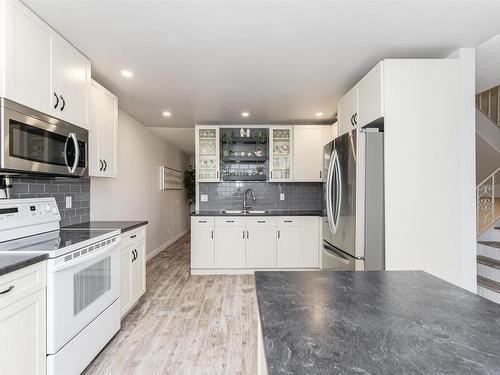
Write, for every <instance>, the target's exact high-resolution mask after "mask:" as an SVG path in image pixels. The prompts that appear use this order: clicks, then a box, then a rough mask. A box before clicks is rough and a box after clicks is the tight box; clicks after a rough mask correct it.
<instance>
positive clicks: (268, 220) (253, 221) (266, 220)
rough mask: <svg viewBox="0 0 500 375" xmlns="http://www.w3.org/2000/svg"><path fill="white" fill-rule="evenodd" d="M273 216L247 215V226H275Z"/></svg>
mask: <svg viewBox="0 0 500 375" xmlns="http://www.w3.org/2000/svg"><path fill="white" fill-rule="evenodd" d="M276 221H277V220H276V218H275V217H269V216H264V217H247V227H248V228H258V227H275V226H276Z"/></svg>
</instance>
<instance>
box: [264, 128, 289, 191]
mask: <svg viewBox="0 0 500 375" xmlns="http://www.w3.org/2000/svg"><path fill="white" fill-rule="evenodd" d="M291 181H293V127H292V126H271V127H270V129H269V182H291Z"/></svg>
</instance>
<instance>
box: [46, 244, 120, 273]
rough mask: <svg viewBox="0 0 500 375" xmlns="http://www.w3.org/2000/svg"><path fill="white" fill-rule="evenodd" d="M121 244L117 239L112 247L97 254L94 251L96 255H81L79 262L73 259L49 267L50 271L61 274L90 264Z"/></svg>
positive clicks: (107, 247)
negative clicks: (83, 264)
mask: <svg viewBox="0 0 500 375" xmlns="http://www.w3.org/2000/svg"><path fill="white" fill-rule="evenodd" d="M119 243H120V239H118V238H117V239H116V241H115V242H114V243H113V244H112V245H109V246H106V247H103V248H101V249H100V250H98V251H97V252H96V251H94V253H93V254H91V255H87V254H85V255H80V257H79V258H78V259H77V260H73V259H72V260H69V261H67V262H64V263H60V264H58V265H52V266H50V265H49V267H48V271H50V272H59V271H62V270H65V269H66V268H70V267H74V266H76V265H78V264H81V263H84V262H88V261H89V260H92V259H94V258H97V257H100V256H102V255H104V254H106V253H111V252H112V251H113V250H115V248H118V244H119ZM62 256H63V257H64V255H62Z"/></svg>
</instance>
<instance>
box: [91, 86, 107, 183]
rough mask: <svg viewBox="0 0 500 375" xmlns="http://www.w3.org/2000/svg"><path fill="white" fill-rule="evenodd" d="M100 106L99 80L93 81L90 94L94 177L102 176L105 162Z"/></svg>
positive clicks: (92, 169) (92, 174) (92, 168)
mask: <svg viewBox="0 0 500 375" xmlns="http://www.w3.org/2000/svg"><path fill="white" fill-rule="evenodd" d="M100 107H101V87H100V85H99V84H98V83H97V82H94V81H92V83H91V85H90V94H89V149H88V158H89V174H90V176H94V177H101V176H102V173H103V172H102V169H103V162H102V155H101V142H100V137H101V135H100V131H101V126H100V116H99V113H100Z"/></svg>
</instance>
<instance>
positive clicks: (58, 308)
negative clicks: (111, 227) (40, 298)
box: [47, 239, 120, 354]
mask: <svg viewBox="0 0 500 375" xmlns="http://www.w3.org/2000/svg"><path fill="white" fill-rule="evenodd" d="M79 254H80V253H79ZM68 256H69V254H65V255H63V256H61V257H58V258H55V259H49V261H48V264H47V354H55V353H56V352H57V351H58V350H59V349H61V348H62V347H63V346H64V345H65V344H66V343H68V342H69V341H70V340H71V339H72V338H73V337H74V336H76V335H77V334H78V333H79V332H80V331H81V330H82V329H83V328H85V326H87V325H88V324H89V323H90V322H91V321H92V320H94V319H95V318H96V317H97V316H99V314H101V313H102V312H103V311H104V310H105V309H106V308H107V307H108V306H110V305H111V304H112V303H113V302H115V301H116V300H117V299H118V298H119V297H120V249H119V240H118V239H117V240H116V241H115V242H113V243H111V244H108V245H105V246H102V247H100V248H99V250H93V251H92V252H91V253H89V252H87V253H86V254H85V255H79V256H78V257H76V258H75V257H74V256H73V259H72V260H70V261H65V260H64V259H65V258H67V257H68Z"/></svg>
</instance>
